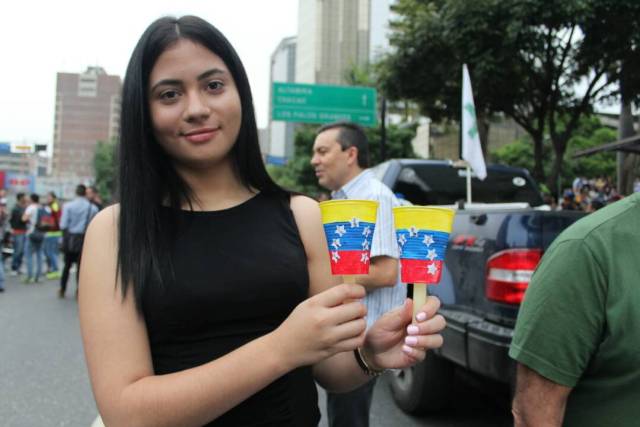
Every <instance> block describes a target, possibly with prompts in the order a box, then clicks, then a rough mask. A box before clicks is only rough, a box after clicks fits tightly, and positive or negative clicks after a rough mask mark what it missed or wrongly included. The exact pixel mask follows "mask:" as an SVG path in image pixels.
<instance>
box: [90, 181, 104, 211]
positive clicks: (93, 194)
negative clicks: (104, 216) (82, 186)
mask: <svg viewBox="0 0 640 427" xmlns="http://www.w3.org/2000/svg"><path fill="white" fill-rule="evenodd" d="M87 199H88V200H89V201H90V202H91V203H92V204H93V205H94V206H95V207H96V208H98V210H99V211H100V210H102V208H103V207H104V206H103V204H102V197H100V193H99V192H98V189H97V188H96V187H94V186H92V185H90V186H88V187H87Z"/></svg>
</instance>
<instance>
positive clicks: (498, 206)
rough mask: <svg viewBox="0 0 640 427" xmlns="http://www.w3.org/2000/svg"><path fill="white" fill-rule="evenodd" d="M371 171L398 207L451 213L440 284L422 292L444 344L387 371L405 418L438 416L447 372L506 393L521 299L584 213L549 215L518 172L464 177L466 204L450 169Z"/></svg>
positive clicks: (397, 166)
mask: <svg viewBox="0 0 640 427" xmlns="http://www.w3.org/2000/svg"><path fill="white" fill-rule="evenodd" d="M374 173H375V174H376V175H377V177H378V178H379V179H380V180H381V181H382V182H384V183H385V184H386V185H388V186H389V188H391V189H392V190H393V192H394V193H396V195H398V196H399V197H400V198H401V199H404V200H405V201H406V202H410V203H412V204H416V205H441V206H442V205H444V206H449V207H454V208H455V209H457V212H456V216H455V220H454V224H453V230H452V233H451V235H450V240H449V246H448V248H447V253H446V257H445V269H444V271H443V274H442V277H441V281H440V283H439V284H437V285H431V286H428V292H429V294H430V295H436V296H438V297H439V298H440V300H441V301H442V308H441V310H440V313H441V314H442V315H443V316H444V317H445V318H446V320H447V327H446V329H445V331H444V333H443V336H444V345H443V347H442V348H440V349H438V350H436V351H434V352H432V353H429V354H428V356H427V358H426V359H425V361H424V362H423V363H420V364H418V365H416V366H415V367H413V368H411V369H405V370H398V371H395V372H394V374H393V376H392V378H391V389H392V394H393V396H394V399H395V401H396V403H397V404H398V406H400V408H402V409H403V410H404V411H405V412H408V413H412V414H417V413H424V412H431V411H437V410H439V409H441V408H442V406H443V405H444V404H445V403H446V402H447V401H448V400H449V398H450V391H451V385H452V382H453V381H452V379H453V374H454V370H455V369H462V370H464V371H465V373H470V374H471V375H472V376H474V377H475V378H488V379H491V380H494V381H497V382H500V383H504V384H505V385H511V386H512V385H513V381H514V364H513V362H512V361H511V359H510V358H509V357H508V355H507V353H508V349H509V344H510V342H511V338H512V336H513V327H514V325H515V321H516V317H517V314H518V308H519V305H520V302H521V301H522V297H523V295H524V291H525V290H526V288H527V285H528V283H529V279H530V277H531V275H532V273H533V271H534V269H535V268H536V266H537V264H538V261H539V260H540V258H541V256H542V254H543V253H544V251H545V250H546V249H547V248H548V247H549V245H550V244H551V242H552V241H553V239H555V238H556V236H558V234H559V233H560V232H561V231H562V230H564V229H565V228H567V227H568V226H569V225H570V224H572V223H573V222H575V221H576V220H577V219H579V218H580V217H582V216H583V215H584V213H581V212H575V211H573V212H572V211H551V210H550V209H549V207H548V206H546V205H544V204H543V199H542V196H541V194H540V191H539V190H538V188H537V186H536V184H535V182H534V181H533V179H532V178H531V177H530V175H529V173H528V172H527V171H526V170H524V169H519V168H513V167H507V166H501V165H489V166H488V167H487V177H486V179H485V180H484V181H480V180H478V179H475V178H474V179H472V192H471V193H472V197H473V198H472V200H473V203H470V204H468V203H465V200H466V169H464V168H458V167H456V166H455V165H454V163H453V162H450V161H435V160H415V159H412V160H409V159H407V160H390V161H387V162H384V163H381V164H380V165H378V166H376V167H375V168H374Z"/></svg>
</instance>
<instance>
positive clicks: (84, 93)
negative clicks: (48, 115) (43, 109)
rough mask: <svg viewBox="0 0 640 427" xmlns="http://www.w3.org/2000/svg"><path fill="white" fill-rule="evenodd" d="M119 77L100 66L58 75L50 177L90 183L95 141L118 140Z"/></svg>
mask: <svg viewBox="0 0 640 427" xmlns="http://www.w3.org/2000/svg"><path fill="white" fill-rule="evenodd" d="M121 88H122V83H121V80H120V77H119V76H111V75H108V74H107V73H106V72H105V70H104V69H102V68H101V67H88V68H87V70H86V71H85V72H83V73H81V74H74V73H58V74H57V84H56V107H55V125H54V133H53V175H55V176H59V177H62V176H67V177H77V179H78V180H81V181H87V180H89V181H92V180H93V179H92V178H93V175H94V169H93V158H94V154H95V147H96V145H97V143H98V141H105V142H106V141H112V140H115V139H117V138H118V137H119V133H120V132H119V121H120V93H121Z"/></svg>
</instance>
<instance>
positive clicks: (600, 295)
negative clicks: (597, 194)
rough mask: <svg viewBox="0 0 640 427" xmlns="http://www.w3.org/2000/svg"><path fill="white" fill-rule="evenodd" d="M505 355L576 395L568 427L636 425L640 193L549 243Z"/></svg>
mask: <svg viewBox="0 0 640 427" xmlns="http://www.w3.org/2000/svg"><path fill="white" fill-rule="evenodd" d="M509 355H510V356H511V357H512V358H514V359H516V360H517V361H518V362H520V363H522V364H524V365H526V366H528V367H529V368H531V369H532V370H534V371H536V372H538V373H539V374H540V375H542V376H544V377H546V378H548V379H550V380H551V381H553V382H555V383H558V384H562V385H565V386H568V387H572V388H573V390H572V391H571V394H570V395H569V399H568V401H567V408H566V412H565V419H564V421H565V422H564V425H565V426H581V427H585V426H605V427H617V426H638V425H640V193H636V194H635V195H633V196H629V197H627V198H625V199H623V200H621V201H619V202H616V203H614V204H612V205H610V206H607V207H606V208H603V209H601V210H599V211H597V212H595V213H592V214H590V215H588V216H587V217H585V218H583V219H581V220H580V221H578V222H576V223H575V224H573V225H572V226H571V227H569V228H568V229H567V230H565V231H564V232H563V233H562V234H561V235H560V236H559V237H558V238H557V239H556V240H555V241H554V242H553V244H552V245H551V247H549V250H548V251H547V252H546V254H545V255H544V257H543V259H542V261H541V263H540V265H539V266H538V269H537V270H536V272H535V273H534V275H533V278H532V279H531V283H530V284H529V288H528V289H527V292H526V294H525V298H524V302H523V304H522V307H521V308H520V313H519V315H518V321H517V324H516V329H515V333H514V338H513V342H512V344H511V349H510V351H509Z"/></svg>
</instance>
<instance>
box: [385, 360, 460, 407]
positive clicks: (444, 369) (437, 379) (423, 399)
mask: <svg viewBox="0 0 640 427" xmlns="http://www.w3.org/2000/svg"><path fill="white" fill-rule="evenodd" d="M453 373H454V366H453V364H452V363H451V362H449V361H448V360H445V359H443V358H441V357H439V356H436V355H435V354H433V353H428V354H427V357H426V358H425V360H424V361H423V362H421V363H418V364H417V365H414V366H413V367H411V368H407V369H401V370H400V369H399V370H397V371H394V372H393V374H392V376H391V378H390V381H389V383H390V384H389V385H390V388H391V394H392V396H393V399H394V400H395V401H396V404H397V405H398V406H399V407H400V409H402V410H403V411H404V412H406V413H408V414H413V415H418V414H424V413H427V412H436V411H439V410H440V409H442V408H443V407H444V405H445V404H446V403H447V402H448V401H449V395H450V392H451V388H452V383H453Z"/></svg>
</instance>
